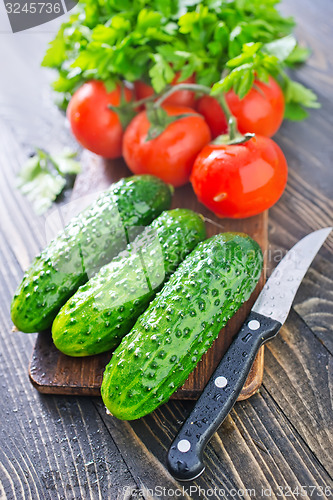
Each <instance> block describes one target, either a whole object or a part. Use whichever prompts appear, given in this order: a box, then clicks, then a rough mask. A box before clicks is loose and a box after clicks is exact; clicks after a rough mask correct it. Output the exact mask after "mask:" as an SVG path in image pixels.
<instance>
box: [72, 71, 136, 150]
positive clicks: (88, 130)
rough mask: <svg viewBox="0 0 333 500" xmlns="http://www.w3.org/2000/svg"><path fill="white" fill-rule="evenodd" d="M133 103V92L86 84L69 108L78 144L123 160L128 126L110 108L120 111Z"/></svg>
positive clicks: (94, 81)
mask: <svg viewBox="0 0 333 500" xmlns="http://www.w3.org/2000/svg"><path fill="white" fill-rule="evenodd" d="M131 100H132V92H131V90H129V89H128V88H127V87H125V86H121V85H119V84H118V85H117V87H116V88H115V89H114V90H112V91H111V92H108V91H107V89H106V87H105V85H104V83H103V82H101V81H97V80H91V81H89V82H87V83H84V84H83V85H82V87H80V88H79V89H78V90H77V91H76V92H75V93H74V95H73V97H72V98H71V100H70V102H69V105H68V108H67V118H68V120H69V123H70V126H71V130H72V132H73V134H74V136H75V138H76V139H77V141H78V142H79V143H80V144H81V145H82V146H83V147H85V148H86V149H89V151H92V152H93V153H96V154H98V155H101V156H103V157H104V158H118V157H120V156H121V151H122V140H123V135H124V130H123V129H124V126H123V124H122V123H121V120H120V118H119V116H118V114H117V113H116V112H115V111H113V110H111V109H110V107H109V106H114V107H118V106H120V105H121V104H122V103H123V102H129V101H131Z"/></svg>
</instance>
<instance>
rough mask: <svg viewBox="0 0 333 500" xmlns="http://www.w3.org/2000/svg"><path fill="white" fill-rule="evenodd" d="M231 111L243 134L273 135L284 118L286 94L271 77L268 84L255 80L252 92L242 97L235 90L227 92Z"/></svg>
mask: <svg viewBox="0 0 333 500" xmlns="http://www.w3.org/2000/svg"><path fill="white" fill-rule="evenodd" d="M226 101H227V104H228V106H229V108H230V111H231V113H232V114H233V115H234V116H235V117H236V118H237V125H238V130H239V131H240V133H241V134H246V132H252V133H254V134H258V135H265V136H266V137H271V136H272V135H274V134H275V133H276V132H277V131H278V129H279V127H280V125H281V123H282V120H283V115H284V96H283V92H282V90H281V87H280V85H279V84H278V83H277V82H276V81H275V80H274V78H272V77H269V82H268V84H266V83H263V82H260V81H259V80H255V82H254V86H253V88H252V89H251V90H250V92H249V93H248V94H247V95H246V96H245V97H244V99H240V98H239V97H238V95H236V94H235V92H234V91H233V90H231V91H230V92H228V93H227V94H226Z"/></svg>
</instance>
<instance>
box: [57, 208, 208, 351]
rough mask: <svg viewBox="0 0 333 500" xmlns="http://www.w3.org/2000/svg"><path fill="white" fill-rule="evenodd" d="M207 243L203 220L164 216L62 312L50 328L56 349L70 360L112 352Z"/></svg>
mask: <svg viewBox="0 0 333 500" xmlns="http://www.w3.org/2000/svg"><path fill="white" fill-rule="evenodd" d="M205 237H206V231H205V224H204V221H203V218H202V216H200V215H198V214H196V213H194V212H192V210H187V209H180V208H178V209H175V210H170V211H168V212H163V213H162V214H161V215H160V216H159V217H158V218H157V219H155V220H154V221H153V222H152V223H151V224H150V226H147V227H146V228H145V230H144V232H143V233H141V234H140V235H139V236H138V237H137V238H136V239H135V240H134V242H133V243H132V244H130V245H129V246H128V249H127V250H126V251H124V252H122V253H120V254H119V255H118V256H117V257H115V259H113V260H112V261H111V262H110V263H109V264H107V265H106V266H104V267H102V269H100V271H99V272H98V273H97V274H96V275H95V276H93V277H92V278H91V279H90V280H89V281H88V282H87V283H86V284H85V285H83V286H81V287H80V288H79V289H78V291H77V292H76V293H75V294H74V295H73V296H72V297H71V298H70V299H69V300H68V302H66V304H65V305H64V306H63V307H62V308H61V310H60V311H59V313H58V315H57V316H56V318H55V320H54V322H53V325H52V337H53V342H54V344H55V346H56V347H57V348H58V349H59V350H60V351H62V352H63V353H64V354H67V355H69V356H90V355H93V354H98V353H101V352H104V351H108V350H109V349H113V348H115V347H116V346H117V345H118V344H119V343H120V341H121V339H122V338H123V337H124V336H125V335H126V334H127V333H128V332H129V331H130V329H131V328H132V327H133V325H134V323H135V321H136V319H137V318H138V316H139V315H140V314H141V313H142V312H143V311H144V310H145V309H146V308H147V306H148V305H149V302H150V301H151V300H152V299H153V298H154V296H155V295H156V293H157V292H158V290H159V289H160V288H161V287H162V285H163V282H164V281H165V280H166V279H167V278H168V277H169V276H170V275H171V274H172V273H173V272H174V271H175V270H176V268H177V266H178V265H179V264H180V262H181V261H182V260H183V259H184V258H185V256H186V255H187V254H188V253H189V252H191V250H193V249H194V247H195V246H196V245H197V244H198V243H199V242H200V241H202V240H203V239H205Z"/></svg>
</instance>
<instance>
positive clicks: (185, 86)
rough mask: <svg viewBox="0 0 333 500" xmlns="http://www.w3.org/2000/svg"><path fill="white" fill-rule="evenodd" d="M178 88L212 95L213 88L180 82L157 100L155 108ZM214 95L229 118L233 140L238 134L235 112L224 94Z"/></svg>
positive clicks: (229, 130)
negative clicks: (231, 109)
mask: <svg viewBox="0 0 333 500" xmlns="http://www.w3.org/2000/svg"><path fill="white" fill-rule="evenodd" d="M178 90H192V91H193V92H196V93H197V94H204V95H210V93H211V88H210V87H207V86H206V85H199V84H197V83H179V84H178V85H172V86H171V87H170V89H169V90H167V91H166V92H164V93H163V94H162V95H161V96H160V97H159V98H158V99H157V100H156V101H155V103H154V108H158V107H160V106H161V105H162V104H163V102H164V101H165V100H166V99H167V98H168V97H170V96H171V95H172V94H173V93H174V92H177V91H178ZM214 97H215V98H216V100H217V101H218V103H219V104H220V106H221V108H222V109H223V112H224V114H225V116H226V118H227V122H228V133H229V137H230V140H231V141H232V140H233V139H235V137H236V135H237V134H238V130H237V120H236V118H235V117H234V116H233V114H232V113H231V111H230V109H229V106H228V104H227V101H226V99H225V96H224V94H223V93H222V92H221V93H220V94H218V95H216V96H214Z"/></svg>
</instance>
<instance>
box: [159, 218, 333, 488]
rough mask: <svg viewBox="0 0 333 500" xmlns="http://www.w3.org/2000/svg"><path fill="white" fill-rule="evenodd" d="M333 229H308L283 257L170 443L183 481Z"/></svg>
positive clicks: (172, 464)
mask: <svg viewBox="0 0 333 500" xmlns="http://www.w3.org/2000/svg"><path fill="white" fill-rule="evenodd" d="M331 230H332V228H331V227H327V228H323V229H319V230H318V231H314V232H313V233H310V234H308V235H307V236H305V237H304V238H303V239H301V240H300V241H299V242H298V243H296V244H295V245H294V246H293V247H292V248H291V249H290V250H289V252H288V253H287V254H286V255H285V256H284V258H283V259H282V260H281V261H280V263H279V264H278V266H277V267H276V268H275V270H274V271H273V273H272V275H271V276H270V278H269V279H268V281H267V282H266V284H265V286H264V287H263V289H262V291H261V292H260V295H259V297H258V298H257V300H256V302H255V303H254V305H253V307H252V310H251V312H250V314H249V316H248V317H247V318H246V320H245V322H244V324H243V326H242V327H241V329H240V331H239V332H238V334H237V335H236V337H235V338H234V340H233V342H232V344H231V345H230V347H229V349H228V351H227V352H226V354H225V355H224V356H223V358H222V360H221V362H220V364H219V365H218V367H217V368H216V370H215V372H214V373H213V375H212V377H211V378H210V380H209V382H208V384H207V385H206V387H205V389H204V390H203V392H202V394H201V396H200V398H199V399H198V401H197V402H196V404H195V406H194V408H193V410H192V412H191V414H190V415H189V417H188V418H187V420H186V421H185V422H184V424H183V426H182V427H181V429H180V431H179V432H178V434H177V437H176V438H175V440H174V441H173V443H172V444H171V446H170V449H169V453H168V457H167V466H168V469H169V471H170V473H171V474H172V475H173V476H174V477H175V478H176V479H178V480H180V481H191V480H193V479H195V478H197V477H198V476H200V475H201V474H202V472H203V471H204V469H205V466H204V463H203V452H204V449H205V446H206V444H207V443H208V441H209V439H210V438H211V437H212V435H213V434H214V432H215V431H216V430H217V429H218V427H219V426H220V425H221V424H222V422H223V420H224V419H225V417H226V416H227V415H228V413H229V412H230V410H231V409H232V407H233V406H234V404H235V402H236V400H237V398H238V396H239V393H240V392H241V390H242V387H243V385H244V383H245V381H246V379H247V376H248V374H249V372H250V370H251V367H252V364H253V361H254V359H255V357H256V354H257V352H258V350H259V348H260V347H261V346H262V345H263V344H264V343H265V342H266V341H267V340H270V339H271V338H273V337H275V335H276V334H277V333H278V331H279V330H280V328H281V326H282V324H283V323H284V322H285V320H286V319H287V317H288V314H289V311H290V309H291V306H292V303H293V300H294V297H295V295H296V292H297V290H298V287H299V285H300V284H301V282H302V280H303V277H304V275H305V273H306V271H307V270H308V268H309V267H310V265H311V262H312V260H313V259H314V257H315V256H316V254H317V252H318V251H319V249H320V247H321V246H322V244H323V243H324V241H325V240H326V238H327V236H328V235H329V233H330V232H331Z"/></svg>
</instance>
